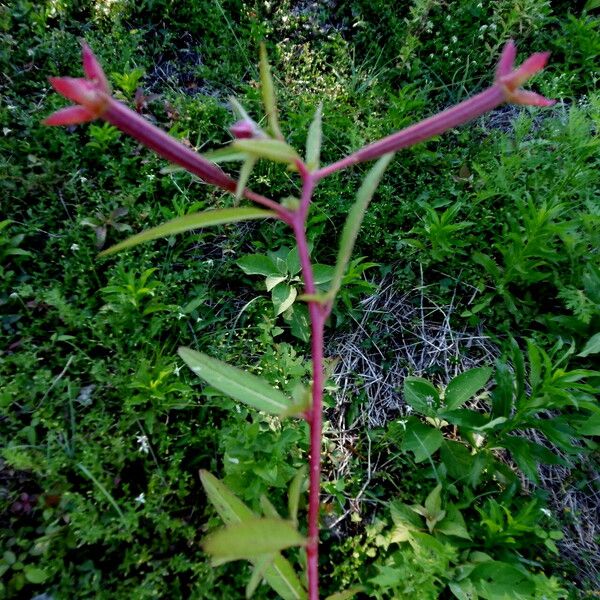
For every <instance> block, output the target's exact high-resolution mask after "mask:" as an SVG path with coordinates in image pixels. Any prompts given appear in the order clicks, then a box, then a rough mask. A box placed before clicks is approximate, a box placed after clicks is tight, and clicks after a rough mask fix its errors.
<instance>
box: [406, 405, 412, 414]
mask: <svg viewBox="0 0 600 600" xmlns="http://www.w3.org/2000/svg"><path fill="white" fill-rule="evenodd" d="M412 411H413V407H412V406H407V407H406V414H407V415H410V413H411V412H412Z"/></svg>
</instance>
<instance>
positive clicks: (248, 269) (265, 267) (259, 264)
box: [237, 254, 280, 277]
mask: <svg viewBox="0 0 600 600" xmlns="http://www.w3.org/2000/svg"><path fill="white" fill-rule="evenodd" d="M237 265H238V267H240V269H242V271H244V273H246V275H264V276H265V277H274V276H276V275H279V274H280V273H279V271H278V270H277V266H276V265H275V261H274V260H273V259H272V258H271V257H270V256H265V255H264V254H246V256H242V258H240V259H239V260H238V261H237Z"/></svg>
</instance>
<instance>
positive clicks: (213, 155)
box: [202, 145, 248, 163]
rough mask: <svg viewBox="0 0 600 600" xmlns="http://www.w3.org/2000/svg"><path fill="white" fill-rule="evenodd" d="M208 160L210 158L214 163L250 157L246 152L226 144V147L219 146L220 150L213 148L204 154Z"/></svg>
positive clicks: (240, 160) (242, 159)
mask: <svg viewBox="0 0 600 600" xmlns="http://www.w3.org/2000/svg"><path fill="white" fill-rule="evenodd" d="M202 156H203V157H204V158H206V160H210V161H211V162H214V163H224V162H242V161H244V160H246V159H247V158H248V154H246V152H241V151H240V150H237V149H236V148H234V147H233V146H231V145H230V146H226V147H225V148H219V149H218V150H212V151H211V152H206V153H205V154H203V155H202Z"/></svg>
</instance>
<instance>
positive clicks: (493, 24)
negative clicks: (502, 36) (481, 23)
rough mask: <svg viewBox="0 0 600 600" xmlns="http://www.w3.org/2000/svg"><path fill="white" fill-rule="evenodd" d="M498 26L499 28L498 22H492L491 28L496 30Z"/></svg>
mask: <svg viewBox="0 0 600 600" xmlns="http://www.w3.org/2000/svg"><path fill="white" fill-rule="evenodd" d="M496 28H497V25H496V23H492V24H491V25H490V29H491V30H492V31H496Z"/></svg>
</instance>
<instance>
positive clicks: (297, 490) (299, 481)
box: [288, 465, 306, 525]
mask: <svg viewBox="0 0 600 600" xmlns="http://www.w3.org/2000/svg"><path fill="white" fill-rule="evenodd" d="M305 480H306V465H304V466H303V467H300V468H299V469H298V471H296V475H294V479H292V483H290V490H289V492H288V512H289V518H290V519H291V521H292V523H294V524H295V525H297V524H298V506H299V505H300V495H301V494H302V486H303V485H304V481H305Z"/></svg>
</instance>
